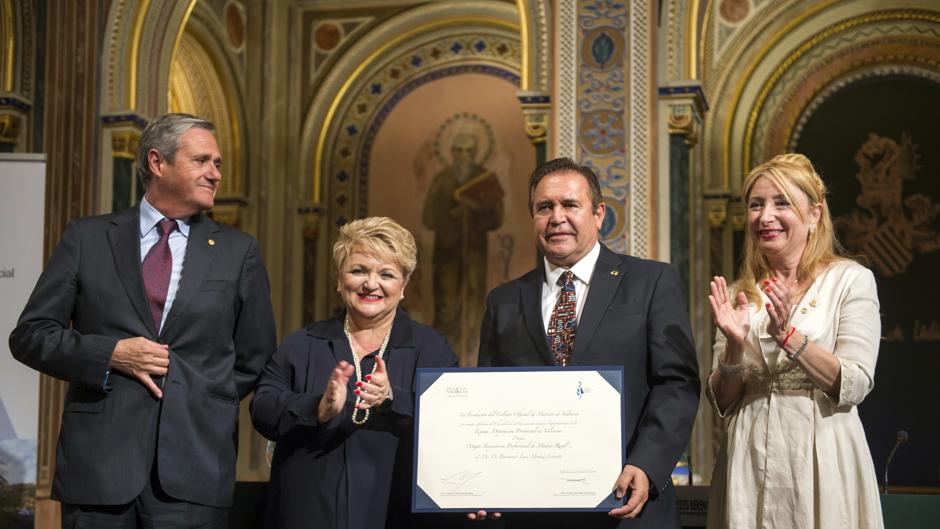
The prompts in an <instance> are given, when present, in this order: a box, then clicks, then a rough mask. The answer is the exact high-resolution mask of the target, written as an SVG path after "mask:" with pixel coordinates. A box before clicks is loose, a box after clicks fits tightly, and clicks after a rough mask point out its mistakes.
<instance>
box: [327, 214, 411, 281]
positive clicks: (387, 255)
mask: <svg viewBox="0 0 940 529" xmlns="http://www.w3.org/2000/svg"><path fill="white" fill-rule="evenodd" d="M356 251H358V252H362V253H364V254H366V255H370V256H372V257H375V258H377V259H380V260H382V261H384V262H386V263H394V264H395V265H396V266H398V269H399V270H400V271H401V273H402V275H403V276H404V278H405V280H406V281H407V280H408V278H409V277H411V273H412V272H414V269H415V265H416V264H417V263H418V246H417V244H415V238H414V236H413V235H412V234H411V232H410V231H408V230H406V229H405V228H403V227H402V226H401V225H400V224H398V223H397V222H395V221H394V220H392V219H390V218H388V217H366V218H364V219H358V220H354V221H352V222H350V223H348V224H345V225H344V226H343V227H341V228H340V229H339V238H338V239H337V240H336V244H334V245H333V264H335V265H336V271H337V273H342V272H341V271H342V269H343V265H344V264H345V263H346V259H349V256H350V255H352V254H353V252H356Z"/></svg>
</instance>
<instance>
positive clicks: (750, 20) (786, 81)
mask: <svg viewBox="0 0 940 529" xmlns="http://www.w3.org/2000/svg"><path fill="white" fill-rule="evenodd" d="M730 3H734V2H730V1H723V2H715V3H712V4H711V5H710V7H709V9H710V12H709V17H708V22H707V26H706V31H705V35H704V38H703V45H704V48H705V54H706V58H705V65H704V66H705V89H706V92H707V93H708V94H709V99H711V100H712V101H714V102H715V105H714V107H713V109H712V112H711V118H712V119H711V120H710V121H709V123H708V124H707V125H706V128H705V132H704V143H705V164H704V168H703V169H704V173H705V174H706V175H708V186H709V188H710V190H711V191H713V192H725V193H727V192H732V193H733V192H734V191H735V190H736V189H737V187H738V185H739V184H740V180H741V178H742V177H743V175H745V174H746V173H747V171H748V170H749V168H750V167H751V166H753V165H756V164H757V163H760V162H761V161H763V160H764V159H766V158H768V157H770V156H772V155H774V154H777V153H779V152H782V151H783V150H784V149H786V148H787V146H788V145H790V143H791V142H790V140H791V136H792V135H793V133H794V132H795V131H796V130H797V125H798V122H799V119H800V116H801V115H802V114H803V112H804V110H805V109H806V108H807V106H808V105H810V104H811V102H812V101H813V99H814V98H815V97H816V95H818V94H819V93H820V92H821V91H824V90H826V88H827V87H828V86H829V85H830V84H831V83H834V82H837V80H838V79H841V78H844V77H845V76H846V75H850V74H852V73H853V72H856V71H861V70H865V69H870V68H875V67H878V66H879V65H880V66H886V65H894V66H898V67H900V66H910V67H912V68H920V69H926V70H932V69H936V67H937V51H938V49H937V45H938V43H940V40H938V38H940V33H938V28H940V18H938V16H940V11H938V10H937V9H936V4H935V2H931V1H929V0H918V1H915V2H904V3H902V2H890V3H883V4H882V5H880V6H878V7H879V9H877V10H874V9H871V8H866V7H865V6H859V5H851V4H849V5H846V4H844V3H841V2H837V1H835V0H826V1H823V2H806V1H789V2H780V3H777V4H765V5H764V6H762V8H752V9H751V11H752V12H745V13H743V14H741V15H740V16H741V18H740V20H739V21H738V28H737V29H734V28H731V29H729V28H728V27H724V26H723V24H727V21H725V22H720V19H721V17H722V16H728V13H729V12H733V11H729V9H727V8H726V9H725V13H724V15H723V14H722V13H721V12H720V11H721V8H722V6H724V5H725V4H730ZM902 4H903V5H902Z"/></svg>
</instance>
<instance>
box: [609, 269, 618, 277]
mask: <svg viewBox="0 0 940 529" xmlns="http://www.w3.org/2000/svg"><path fill="white" fill-rule="evenodd" d="M610 275H612V276H619V275H620V270H611V271H610Z"/></svg>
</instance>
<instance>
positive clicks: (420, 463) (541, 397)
mask: <svg viewBox="0 0 940 529" xmlns="http://www.w3.org/2000/svg"><path fill="white" fill-rule="evenodd" d="M416 383H417V390H416V400H417V402H416V403H415V448H414V449H415V458H414V460H415V472H414V477H415V482H414V494H413V495H412V497H413V500H412V511H413V512H442V511H462V512H471V511H476V510H478V509H486V510H488V511H500V512H511V511H609V510H610V509H612V508H615V507H618V506H620V505H623V500H618V499H616V498H615V497H614V495H613V489H614V484H615V482H616V481H617V478H618V476H620V471H621V470H622V469H623V465H624V462H625V459H626V452H625V438H624V407H623V368H622V367H620V366H618V367H563V368H562V367H534V368H477V369H454V368H452V369H418V372H417V382H416Z"/></svg>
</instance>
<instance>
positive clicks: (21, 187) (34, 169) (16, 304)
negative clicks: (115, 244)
mask: <svg viewBox="0 0 940 529" xmlns="http://www.w3.org/2000/svg"><path fill="white" fill-rule="evenodd" d="M45 189H46V162H45V155H41V154H40V155H36V154H0V527H20V526H21V524H23V523H24V522H25V521H28V520H31V519H32V518H33V511H34V508H35V505H34V504H35V500H34V497H35V490H36V437H37V435H38V434H37V430H38V417H37V413H38V411H39V375H38V374H37V373H36V372H35V371H33V370H32V369H30V368H28V367H26V366H24V365H23V364H21V363H19V362H17V361H16V360H14V359H13V357H12V356H11V355H10V346H9V341H8V338H9V336H10V332H11V331H12V330H13V327H14V326H15V325H16V320H17V318H19V315H20V311H22V310H23V306H24V305H26V300H27V298H28V297H29V294H30V293H31V292H32V290H33V285H35V284H36V279H38V278H39V273H40V272H41V271H42V266H43V255H42V251H43V250H42V248H43V229H44V222H45V221H44V217H45V215H44V212H45V207H44V205H45ZM30 526H31V525H30Z"/></svg>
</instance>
